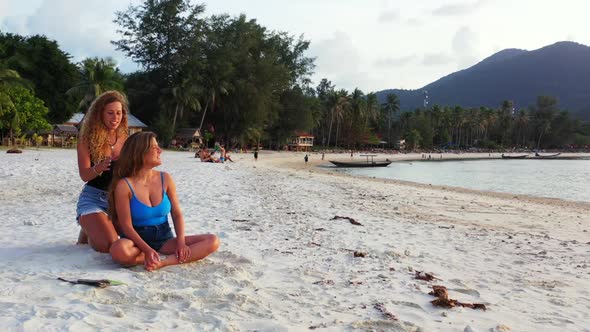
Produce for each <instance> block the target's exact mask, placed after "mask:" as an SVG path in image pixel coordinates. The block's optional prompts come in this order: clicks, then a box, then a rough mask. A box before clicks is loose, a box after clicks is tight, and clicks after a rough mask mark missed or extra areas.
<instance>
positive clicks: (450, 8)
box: [432, 0, 488, 16]
mask: <svg viewBox="0 0 590 332" xmlns="http://www.w3.org/2000/svg"><path fill="white" fill-rule="evenodd" d="M486 2H488V0H478V1H476V2H469V3H457V4H449V5H443V6H441V7H438V8H436V9H435V10H433V11H432V13H433V14H434V15H437V16H455V15H466V14H470V13H472V12H474V11H475V10H477V9H479V8H481V7H482V6H483V5H485V3H486Z"/></svg>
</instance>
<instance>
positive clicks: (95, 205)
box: [76, 184, 109, 221]
mask: <svg viewBox="0 0 590 332" xmlns="http://www.w3.org/2000/svg"><path fill="white" fill-rule="evenodd" d="M108 195H109V194H108V192H106V191H104V190H100V189H97V188H94V187H92V186H89V185H87V184H86V185H84V188H82V192H81V193H80V197H79V198H78V205H77V206H76V220H78V221H80V217H81V216H85V215H87V214H92V213H101V212H102V213H104V214H108V210H109V196H108Z"/></svg>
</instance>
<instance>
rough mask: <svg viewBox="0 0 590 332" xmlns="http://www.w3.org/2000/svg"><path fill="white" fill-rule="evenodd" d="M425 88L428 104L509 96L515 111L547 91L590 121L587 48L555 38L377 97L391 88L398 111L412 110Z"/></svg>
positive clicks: (488, 101)
mask: <svg viewBox="0 0 590 332" xmlns="http://www.w3.org/2000/svg"><path fill="white" fill-rule="evenodd" d="M425 91H427V92H428V99H429V105H435V104H438V105H441V106H442V105H444V106H455V105H460V106H462V107H479V106H487V107H498V106H499V105H500V104H501V103H502V101H503V100H512V101H514V105H515V107H516V108H518V109H520V108H527V107H529V106H531V105H534V104H535V102H536V99H537V97H538V96H540V95H550V96H554V97H557V99H558V102H559V104H558V107H559V109H565V110H569V111H570V112H572V113H573V114H574V115H575V116H576V117H580V118H584V119H590V47H588V46H585V45H582V44H578V43H573V42H558V43H555V44H553V45H549V46H545V47H543V48H540V49H538V50H534V51H526V50H519V49H506V50H502V51H500V52H498V53H496V54H494V55H492V56H490V57H488V58H486V59H484V60H482V61H481V62H479V63H478V64H476V65H474V66H472V67H470V68H467V69H464V70H461V71H458V72H455V73H452V74H450V75H447V76H445V77H443V78H441V79H439V80H437V81H435V82H432V83H430V84H428V85H426V86H424V87H422V88H420V89H417V90H399V89H391V90H383V91H379V92H377V96H378V98H379V102H385V98H386V96H387V94H389V93H391V92H393V93H395V94H396V95H397V96H398V97H399V99H400V108H401V109H402V110H413V109H415V108H418V107H422V106H423V103H424V99H425V98H424V96H425Z"/></svg>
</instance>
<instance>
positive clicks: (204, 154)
mask: <svg viewBox="0 0 590 332" xmlns="http://www.w3.org/2000/svg"><path fill="white" fill-rule="evenodd" d="M218 153H219V158H218V157H217V154H218ZM195 158H199V159H201V162H206V163H224V162H225V161H231V162H232V163H233V162H234V161H233V160H232V159H231V156H230V155H229V154H228V153H227V152H226V150H225V148H224V147H223V146H222V145H220V144H219V143H215V149H214V150H213V152H211V151H209V149H208V148H207V147H206V146H205V147H203V148H201V149H198V150H197V152H195Z"/></svg>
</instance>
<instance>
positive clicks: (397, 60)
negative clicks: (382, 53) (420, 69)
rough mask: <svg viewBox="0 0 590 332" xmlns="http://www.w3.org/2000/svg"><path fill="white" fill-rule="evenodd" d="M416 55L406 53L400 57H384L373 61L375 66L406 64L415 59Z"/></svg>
mask: <svg viewBox="0 0 590 332" xmlns="http://www.w3.org/2000/svg"><path fill="white" fill-rule="evenodd" d="M416 58H417V57H416V55H414V54H412V55H406V56H401V57H385V58H380V59H377V60H376V61H375V65H376V66H377V67H394V66H403V65H407V64H409V63H411V62H413V61H414V60H416Z"/></svg>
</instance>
